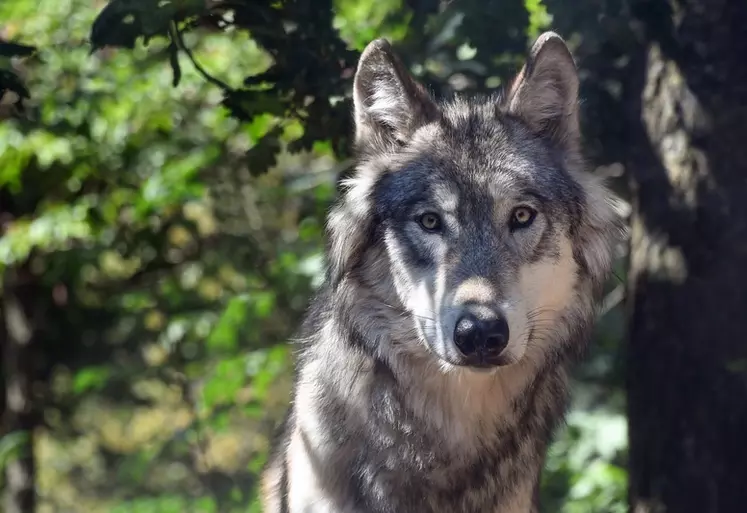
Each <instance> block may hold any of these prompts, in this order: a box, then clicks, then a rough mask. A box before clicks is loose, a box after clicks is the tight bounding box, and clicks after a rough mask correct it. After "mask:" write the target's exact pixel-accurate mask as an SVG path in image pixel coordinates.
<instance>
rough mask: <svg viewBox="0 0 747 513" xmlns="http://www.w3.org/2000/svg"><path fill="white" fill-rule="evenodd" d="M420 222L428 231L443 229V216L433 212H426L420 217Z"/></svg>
mask: <svg viewBox="0 0 747 513" xmlns="http://www.w3.org/2000/svg"><path fill="white" fill-rule="evenodd" d="M418 223H419V224H420V226H421V227H422V228H423V230H425V231H427V232H437V231H438V230H440V229H441V218H440V217H438V215H437V214H434V213H432V212H426V213H425V214H423V215H421V216H420V217H418Z"/></svg>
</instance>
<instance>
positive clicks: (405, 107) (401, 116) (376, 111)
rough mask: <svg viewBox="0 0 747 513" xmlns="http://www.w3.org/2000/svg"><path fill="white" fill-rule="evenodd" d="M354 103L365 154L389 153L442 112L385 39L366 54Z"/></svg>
mask: <svg viewBox="0 0 747 513" xmlns="http://www.w3.org/2000/svg"><path fill="white" fill-rule="evenodd" d="M353 102H354V105H355V142H356V146H358V148H359V149H363V150H365V149H374V150H378V151H386V150H389V149H391V148H393V147H396V146H397V145H398V144H402V143H404V142H406V141H407V140H408V139H409V138H410V136H411V135H412V133H413V132H414V131H415V129H417V128H418V127H419V126H422V125H423V124H425V123H427V122H428V121H431V120H433V119H435V116H436V115H437V112H438V110H437V107H436V105H435V103H434V102H433V100H432V99H431V97H430V95H429V94H428V92H427V91H426V90H425V88H424V87H423V86H422V85H420V84H419V83H417V82H416V81H415V79H413V78H412V76H411V75H410V74H409V72H408V71H407V69H406V68H405V66H404V64H402V62H401V61H400V60H399V58H398V57H397V56H396V55H395V54H394V52H393V51H392V47H391V46H390V44H389V42H388V41H387V40H385V39H376V40H374V41H372V42H370V43H369V44H368V46H366V48H365V49H364V50H363V53H362V54H361V57H360V60H359V61H358V69H357V71H356V73H355V80H354V82H353ZM372 147H373V148H372Z"/></svg>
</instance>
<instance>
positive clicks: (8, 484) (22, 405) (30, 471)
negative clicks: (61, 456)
mask: <svg viewBox="0 0 747 513" xmlns="http://www.w3.org/2000/svg"><path fill="white" fill-rule="evenodd" d="M36 292H37V291H36V287H35V277H34V276H33V275H32V273H31V272H30V269H29V266H28V265H22V266H18V267H15V268H9V269H6V270H5V276H4V280H3V287H2V296H1V297H0V312H2V319H1V320H0V348H1V349H2V364H3V369H2V370H3V373H2V376H3V377H4V379H5V386H4V388H5V394H6V397H5V412H4V418H3V419H2V420H3V422H2V426H3V430H2V432H3V434H4V436H17V437H19V441H20V444H19V445H20V447H19V448H20V451H19V453H18V454H17V457H14V458H11V460H10V461H9V462H8V464H7V466H6V467H5V498H4V502H3V506H4V512H5V513H33V511H34V510H35V508H36V489H35V464H34V455H33V447H34V444H33V441H34V439H33V436H34V427H35V426H36V423H37V416H36V414H35V408H34V400H33V389H32V387H33V382H34V374H35V372H34V367H35V366H34V350H35V347H34V345H35V338H36V335H37V333H38V330H36V329H35V324H36V322H38V313H39V312H34V311H33V307H34V305H35V304H38V303H37V301H36V300H37V299H38V298H37V297H36V295H37V294H36ZM35 314H37V315H35Z"/></svg>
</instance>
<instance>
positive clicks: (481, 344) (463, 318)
mask: <svg viewBox="0 0 747 513" xmlns="http://www.w3.org/2000/svg"><path fill="white" fill-rule="evenodd" d="M508 337H509V331H508V322H507V321H506V317H505V316H504V315H503V314H502V313H501V312H500V311H497V310H494V309H492V308H489V307H487V306H484V305H479V304H466V305H464V310H463V312H462V314H461V315H460V316H459V318H458V319H457V322H456V326H455V328H454V343H455V345H456V346H457V349H459V351H460V352H461V353H462V356H463V357H464V359H465V363H466V364H467V365H470V366H473V367H493V366H496V365H501V364H503V363H504V362H503V358H501V354H502V353H503V350H504V349H506V346H507V345H508Z"/></svg>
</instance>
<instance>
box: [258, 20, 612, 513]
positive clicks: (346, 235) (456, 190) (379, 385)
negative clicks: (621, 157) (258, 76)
mask: <svg viewBox="0 0 747 513" xmlns="http://www.w3.org/2000/svg"><path fill="white" fill-rule="evenodd" d="M577 92H578V78H577V75H576V70H575V65H574V63H573V59H572V57H571V55H570V53H569V52H568V50H567V48H566V46H565V43H564V42H563V40H562V39H561V38H560V37H559V36H557V35H555V34H552V33H547V34H544V35H542V36H541V37H540V38H539V39H538V41H537V43H536V44H535V45H534V47H533V48H532V51H531V53H530V56H529V58H528V61H527V64H526V65H525V67H524V68H523V70H522V72H521V73H520V74H519V76H518V77H517V80H516V81H515V82H514V84H513V85H512V86H511V88H510V89H509V91H508V93H507V94H506V95H505V96H495V97H489V98H469V99H468V98H459V97H457V98H454V99H451V100H449V101H447V102H444V103H441V104H437V103H436V102H435V101H434V100H432V99H431V98H430V96H429V95H428V93H427V92H426V90H425V89H424V88H423V87H422V86H420V85H419V84H417V83H416V82H415V81H414V80H413V79H412V78H411V77H410V75H409V74H408V73H407V71H406V70H405V68H404V66H403V65H402V64H401V63H400V62H399V60H398V59H397V58H396V57H395V56H394V54H393V53H392V51H391V48H390V46H389V44H388V43H387V42H385V41H383V40H378V41H374V42H372V43H370V44H369V46H368V47H367V48H366V50H365V51H364V52H363V54H362V56H361V59H360V63H359V66H358V71H357V74H356V78H355V84H354V100H355V119H356V145H357V154H358V164H357V172H356V174H355V176H353V178H351V179H350V180H349V182H348V183H347V184H346V190H345V192H344V194H343V195H342V198H341V199H340V200H339V202H338V203H337V204H336V205H335V207H334V209H333V210H332V212H331V213H330V216H329V223H328V237H329V238H328V242H329V246H328V250H327V256H328V261H329V270H328V277H327V281H326V283H325V285H324V287H323V289H322V291H321V292H320V294H319V295H318V297H316V298H315V299H314V301H313V302H312V306H311V308H310V311H309V312H308V315H307V317H306V321H305V323H304V325H303V327H302V329H301V339H302V349H301V351H300V354H299V361H298V363H297V376H296V380H295V387H294V391H293V404H292V406H291V408H290V410H289V413H288V417H287V419H286V421H285V422H284V423H283V426H282V427H281V429H280V430H279V434H278V437H277V439H276V441H275V443H274V446H273V453H272V456H271V458H270V461H269V462H268V465H267V467H266V469H265V472H264V475H263V500H264V505H265V511H266V512H268V513H276V512H277V513H279V512H289V513H301V512H304V513H307V512H308V513H320V512H325V513H333V512H334V513H343V512H344V513H363V512H366V513H369V512H370V513H389V512H392V513H393V512H411V513H440V512H449V513H452V512H465V513H471V512H502V513H513V512H529V511H536V508H537V503H536V497H537V486H538V482H539V478H540V473H541V470H542V465H543V461H544V457H545V451H546V448H547V445H548V443H549V441H550V438H551V435H552V432H553V429H554V427H555V426H556V425H557V423H558V422H559V421H560V420H561V418H562V415H563V412H564V410H565V406H566V398H567V393H566V376H567V368H568V365H569V364H570V363H571V362H572V361H573V360H574V359H575V358H576V357H578V356H579V355H580V354H581V353H582V351H583V349H584V347H585V345H586V343H587V341H588V339H589V336H590V333H591V327H592V324H593V321H594V316H595V311H596V305H597V302H598V300H599V296H600V294H601V291H602V285H603V284H604V282H605V280H606V278H607V275H608V273H609V271H610V267H611V260H612V246H613V244H614V243H615V241H616V240H618V238H619V237H620V236H621V235H622V230H623V225H622V219H621V217H620V216H619V215H618V212H617V211H616V209H615V205H614V201H613V198H612V196H611V195H610V194H609V193H608V191H607V190H606V189H605V188H604V187H603V186H602V185H601V184H600V183H598V182H597V180H596V178H595V177H594V176H592V175H591V174H588V173H585V171H584V169H583V165H582V160H581V156H580V154H579V147H580V135H579V131H578V108H577V98H576V96H577ZM518 207H522V208H524V207H529V211H526V210H524V211H522V213H524V214H525V213H526V212H535V213H536V215H535V216H534V217H533V219H534V221H533V223H532V224H531V225H529V226H528V227H521V228H516V225H515V223H514V221H512V219H513V217H512V216H516V215H517V214H516V212H517V211H516V210H515V209H516V208H518ZM426 211H427V212H436V213H437V214H438V215H440V216H441V219H442V225H441V229H440V231H438V232H437V233H435V232H434V233H430V232H426V231H424V229H423V228H422V226H421V225H419V224H418V222H417V219H418V217H417V216H418V215H419V214H421V213H423V212H426ZM523 218H524V217H522V219H523ZM512 223H514V224H512ZM475 305H476V306H475ZM468 307H469V308H477V307H479V309H481V310H480V311H484V312H489V313H490V312H493V313H496V315H503V316H505V318H506V319H507V320H508V321H507V322H508V326H509V329H510V331H509V333H510V335H509V339H508V346H507V347H506V348H505V350H503V351H502V353H501V355H500V360H499V361H498V362H497V363H496V362H493V364H491V365H490V366H488V367H489V368H487V369H486V368H479V369H478V368H476V367H474V366H473V365H472V363H470V362H467V361H466V360H465V359H464V358H463V356H462V354H461V353H460V351H459V349H458V348H457V347H456V346H455V343H454V340H455V339H454V335H453V333H454V326H455V323H456V319H457V317H459V316H460V315H462V313H463V312H464V311H465V309H466V308H468ZM480 315H482V314H480ZM486 315H487V314H486ZM491 315H492V314H491Z"/></svg>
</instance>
